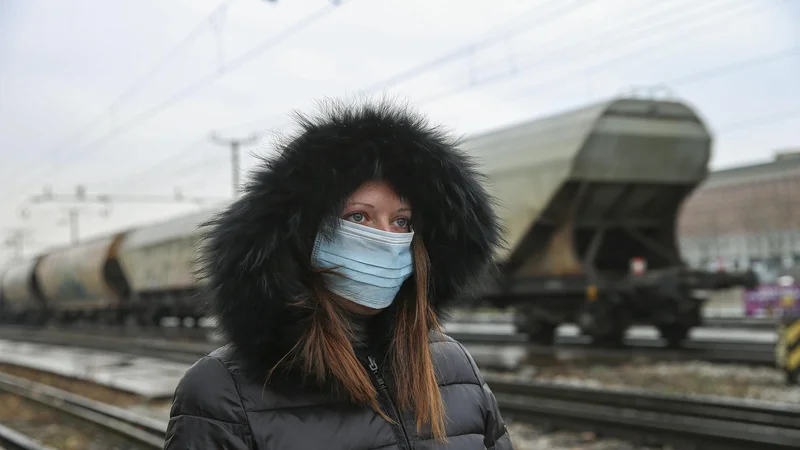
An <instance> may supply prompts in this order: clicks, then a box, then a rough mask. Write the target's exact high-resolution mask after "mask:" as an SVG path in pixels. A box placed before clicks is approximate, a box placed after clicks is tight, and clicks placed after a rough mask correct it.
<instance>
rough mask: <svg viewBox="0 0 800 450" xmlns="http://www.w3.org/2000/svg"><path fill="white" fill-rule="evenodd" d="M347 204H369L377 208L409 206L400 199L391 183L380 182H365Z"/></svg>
mask: <svg viewBox="0 0 800 450" xmlns="http://www.w3.org/2000/svg"><path fill="white" fill-rule="evenodd" d="M347 202H348V203H360V202H363V203H369V204H371V205H374V206H375V207H378V205H387V206H391V205H397V206H406V207H408V206H409V204H408V202H407V201H406V200H404V199H402V198H400V197H399V196H398V195H397V192H396V191H395V190H394V189H393V188H392V186H391V185H390V184H389V183H387V182H385V181H380V180H373V181H367V182H365V183H364V184H362V185H361V186H359V188H358V189H356V190H355V192H353V193H352V194H351V195H350V197H349V198H348V199H347Z"/></svg>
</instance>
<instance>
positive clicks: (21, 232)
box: [3, 228, 33, 261]
mask: <svg viewBox="0 0 800 450" xmlns="http://www.w3.org/2000/svg"><path fill="white" fill-rule="evenodd" d="M7 231H8V233H9V235H8V237H7V238H6V239H5V241H4V242H3V244H4V245H5V246H6V247H11V249H12V250H13V252H14V257H13V258H14V261H21V260H22V258H23V257H24V256H25V240H26V239H27V237H28V236H30V234H31V232H32V231H33V229H32V228H13V229H10V230H7Z"/></svg>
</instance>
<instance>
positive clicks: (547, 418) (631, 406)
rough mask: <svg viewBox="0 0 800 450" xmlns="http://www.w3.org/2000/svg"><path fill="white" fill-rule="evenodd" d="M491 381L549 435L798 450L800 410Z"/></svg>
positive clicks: (9, 384)
mask: <svg viewBox="0 0 800 450" xmlns="http://www.w3.org/2000/svg"><path fill="white" fill-rule="evenodd" d="M486 381H487V382H488V383H489V386H490V387H491V389H492V391H493V392H494V394H495V397H496V398H497V401H498V403H499V405H500V408H501V409H502V410H503V413H504V415H505V417H506V419H507V420H514V421H520V422H528V423H532V424H536V425H538V426H544V427H545V428H546V429H571V430H579V431H587V430H591V431H594V432H596V433H597V434H598V435H601V436H615V437H620V438H623V439H627V440H630V441H634V442H637V443H641V444H647V445H654V444H657V445H663V444H670V445H673V446H677V447H678V448H691V449H695V448H696V449H704V450H706V449H708V450H717V449H725V450H739V449H741V450H744V449H754V448H758V449H759V450H778V449H794V448H797V443H798V442H800V407H788V406H780V407H778V406H774V405H771V404H766V403H763V402H752V401H750V402H744V401H734V400H727V399H725V400H723V399H717V398H701V397H681V396H672V395H656V394H652V393H646V392H639V391H633V390H630V391H622V390H613V389H591V388H578V387H568V386H559V385H554V384H546V383H537V382H531V381H518V380H512V379H508V378H505V377H500V376H493V375H487V376H486ZM0 391H5V392H7V393H11V394H13V395H18V396H20V397H23V398H25V399H27V400H30V401H34V402H37V403H39V404H42V405H44V406H46V407H48V408H51V409H54V410H56V411H59V413H61V414H65V415H68V416H70V417H71V418H77V419H79V420H81V421H85V422H87V423H89V424H91V426H93V427H98V428H102V429H103V430H105V431H106V432H109V433H113V434H114V435H116V436H119V437H122V438H124V439H125V440H127V441H130V442H131V443H132V444H133V445H134V447H133V448H142V449H160V448H162V446H163V442H164V436H165V429H166V423H165V422H163V421H159V420H155V419H152V418H149V417H144V416H139V415H136V414H131V413H129V412H127V411H124V410H122V409H119V408H116V407H113V406H110V405H106V404H102V403H99V402H96V401H93V400H90V399H87V398H84V397H80V396H77V395H75V394H72V393H69V392H65V391H62V390H59V389H55V388H52V387H50V386H46V385H42V384H39V383H35V382H32V381H29V380H26V379H21V378H17V377H13V376H9V375H4V374H0ZM0 444H2V445H3V447H4V448H7V449H13V450H17V449H19V450H49V449H47V447H44V446H42V445H41V444H38V443H37V442H36V441H34V440H33V439H31V438H30V437H27V436H25V435H23V434H22V433H19V432H17V431H14V430H11V429H9V428H7V427H2V426H0Z"/></svg>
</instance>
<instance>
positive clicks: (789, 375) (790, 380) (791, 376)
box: [786, 369, 800, 386]
mask: <svg viewBox="0 0 800 450" xmlns="http://www.w3.org/2000/svg"><path fill="white" fill-rule="evenodd" d="M798 381H800V369H795V370H787V371H786V384H788V385H789V386H796V385H797V384H798Z"/></svg>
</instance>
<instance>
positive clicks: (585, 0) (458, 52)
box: [363, 0, 595, 92]
mask: <svg viewBox="0 0 800 450" xmlns="http://www.w3.org/2000/svg"><path fill="white" fill-rule="evenodd" d="M593 1H595V0H578V1H573V2H572V4H568V3H566V2H563V1H562V2H559V6H567V7H566V8H563V9H561V10H559V8H554V9H553V10H549V11H547V12H545V13H544V14H541V15H539V16H537V17H534V18H533V19H531V20H528V21H526V22H524V23H522V24H520V25H517V26H516V27H513V28H511V29H508V30H499V32H495V33H492V34H490V35H489V36H486V37H484V38H483V39H481V40H479V41H476V42H473V43H471V44H468V45H466V46H461V47H458V48H457V49H454V50H451V51H449V52H447V53H445V54H443V55H440V56H438V57H436V58H434V59H433V60H431V61H428V62H425V63H422V64H420V65H418V66H415V67H412V68H410V69H407V70H405V71H403V72H400V73H398V74H395V75H392V76H391V77H389V78H387V79H385V80H383V81H380V82H378V83H374V84H372V85H371V86H369V87H367V88H365V89H363V91H365V92H371V91H374V90H378V89H381V88H386V87H388V86H392V85H395V84H397V83H400V82H402V81H406V80H409V79H412V78H414V77H416V76H418V75H420V74H422V73H425V72H428V71H430V70H431V69H433V68H436V67H439V66H441V65H444V64H446V63H448V62H451V61H453V60H457V59H460V58H462V57H464V56H469V55H470V54H472V53H473V52H474V51H476V50H478V49H480V48H482V47H489V46H491V45H493V44H495V43H497V42H501V41H503V40H506V39H509V38H510V37H512V36H515V35H517V34H520V33H522V32H525V31H530V28H529V25H530V23H531V22H533V21H534V20H536V21H542V20H553V19H557V18H559V17H562V16H566V15H568V14H570V13H572V12H575V11H577V10H578V9H580V8H582V7H584V6H586V5H587V4H589V3H592V2H593ZM548 3H549V2H548ZM549 4H550V5H554V4H555V3H549ZM538 8H539V7H538V6H537V7H536V8H533V9H531V10H529V11H528V12H527V13H525V14H528V13H530V12H533V11H534V10H538Z"/></svg>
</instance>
